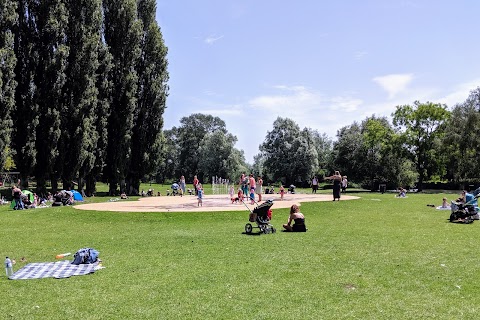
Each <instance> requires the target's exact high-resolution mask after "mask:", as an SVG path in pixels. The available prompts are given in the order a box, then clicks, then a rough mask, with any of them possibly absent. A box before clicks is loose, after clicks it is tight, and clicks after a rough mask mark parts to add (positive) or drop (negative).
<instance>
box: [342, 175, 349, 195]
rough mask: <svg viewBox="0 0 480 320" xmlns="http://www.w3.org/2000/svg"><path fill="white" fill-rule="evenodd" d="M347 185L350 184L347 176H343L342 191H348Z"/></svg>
mask: <svg viewBox="0 0 480 320" xmlns="http://www.w3.org/2000/svg"><path fill="white" fill-rule="evenodd" d="M347 186H348V180H347V176H343V178H342V193H346V192H347Z"/></svg>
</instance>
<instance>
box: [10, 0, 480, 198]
mask: <svg viewBox="0 0 480 320" xmlns="http://www.w3.org/2000/svg"><path fill="white" fill-rule="evenodd" d="M155 11H156V4H155V1H154V0H118V1H117V0H103V1H102V0H46V1H40V0H19V1H12V0H0V150H1V152H0V168H5V167H7V168H12V167H13V165H15V170H16V171H19V172H20V174H21V182H22V187H24V188H26V187H28V181H29V178H31V177H34V178H35V180H36V183H37V192H39V193H45V192H46V188H47V184H48V181H50V182H51V185H52V189H53V190H56V189H57V188H58V182H60V181H61V182H62V183H63V187H64V188H66V189H68V188H70V187H72V184H73V183H74V182H75V183H77V184H78V186H77V187H76V188H77V189H79V190H84V191H85V193H86V194H87V195H91V194H93V193H94V192H95V184H96V182H97V181H99V180H101V181H104V182H107V183H108V184H109V192H110V194H115V193H118V192H119V191H122V192H126V193H128V194H138V191H139V185H140V182H141V181H142V180H148V179H155V180H156V181H157V182H166V181H175V180H177V179H178V178H179V177H180V176H181V175H184V176H185V177H186V178H187V181H191V180H192V179H193V176H194V175H197V176H198V177H199V178H200V179H201V180H202V181H203V182H209V181H210V178H211V177H212V176H218V177H222V178H227V179H230V180H231V181H237V179H238V177H239V176H240V175H241V173H242V172H245V173H254V174H255V175H261V176H263V177H264V180H265V181H266V182H268V183H282V184H284V185H289V184H296V185H298V184H305V183H307V182H308V181H310V179H311V178H312V177H313V176H315V175H316V176H318V177H320V178H321V177H323V176H325V175H330V173H332V172H333V171H334V170H340V171H341V172H342V173H343V174H346V175H348V177H349V181H354V182H356V183H359V184H361V185H362V186H364V187H368V188H375V185H376V184H378V183H388V184H389V185H390V186H411V185H413V184H418V186H419V187H420V188H421V186H422V184H423V183H424V182H425V181H430V180H436V181H440V180H442V181H445V180H447V181H453V182H455V183H471V182H478V181H480V174H479V170H478V169H477V168H479V166H478V165H479V161H480V157H479V154H478V153H479V151H478V150H480V146H479V143H480V142H479V141H480V140H479V139H477V137H478V133H479V132H478V131H479V130H480V89H478V88H477V89H476V90H474V91H472V92H471V93H470V96H469V97H468V98H467V100H466V101H464V102H461V103H458V104H456V105H455V106H453V108H452V109H451V110H449V109H448V108H447V106H446V105H443V104H439V103H431V102H419V101H415V102H414V103H412V104H411V105H403V106H397V107H396V110H395V112H394V113H393V114H392V115H391V116H392V117H391V119H388V118H387V117H377V116H375V115H372V116H370V117H367V118H366V119H364V120H363V121H361V122H354V123H352V124H351V125H348V126H345V127H343V128H340V129H339V130H338V132H337V135H336V140H335V141H334V140H332V139H331V138H329V137H328V136H327V135H326V134H321V133H320V132H319V131H318V130H317V129H316V128H303V129H302V128H300V126H299V125H298V124H297V123H295V122H294V121H293V120H291V119H288V118H281V117H279V118H277V119H276V120H275V121H274V122H273V127H272V130H270V131H268V132H267V134H266V136H265V140H264V141H263V142H262V143H261V145H260V146H259V153H258V154H257V155H256V156H255V157H254V163H253V164H249V163H247V162H246V161H245V157H244V154H243V151H242V150H238V149H236V148H235V143H236V141H237V137H235V136H234V135H233V134H231V133H229V132H228V130H227V128H226V125H225V122H224V121H223V120H222V119H220V118H218V117H214V116H212V115H204V114H192V115H190V116H187V117H184V118H182V119H181V121H180V125H179V126H178V127H173V128H172V129H169V130H163V113H164V110H165V107H166V99H167V96H168V90H169V88H168V85H167V82H168V78H169V74H168V70H167V67H168V61H167V47H166V45H165V43H164V40H163V37H162V33H161V30H160V27H159V26H158V24H157V22H156V20H155Z"/></svg>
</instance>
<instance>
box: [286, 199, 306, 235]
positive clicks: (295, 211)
mask: <svg viewBox="0 0 480 320" xmlns="http://www.w3.org/2000/svg"><path fill="white" fill-rule="evenodd" d="M292 222H293V223H294V224H293V226H292ZM283 228H284V229H285V231H287V232H305V231H307V228H306V226H305V216H304V215H303V213H301V212H300V208H299V207H298V206H297V205H296V204H294V205H292V206H291V207H290V215H289V216H288V220H287V223H286V224H284V225H283Z"/></svg>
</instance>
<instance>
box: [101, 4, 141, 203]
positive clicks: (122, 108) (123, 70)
mask: <svg viewBox="0 0 480 320" xmlns="http://www.w3.org/2000/svg"><path fill="white" fill-rule="evenodd" d="M103 11H104V19H105V21H104V22H105V34H104V36H105V40H106V43H107V45H108V47H109V49H110V53H111V55H112V59H113V60H112V62H113V65H114V67H113V69H112V72H111V73H110V77H111V80H112V83H113V87H112V101H111V103H112V104H111V106H112V108H111V113H110V117H109V119H108V145H107V162H106V167H105V171H106V172H105V173H106V176H107V179H108V182H109V193H110V194H111V195H113V194H115V193H116V192H117V187H118V185H119V184H120V189H121V191H125V190H124V189H125V186H124V181H125V178H126V175H127V170H128V165H129V163H130V162H129V161H130V157H131V143H132V129H133V125H134V115H135V113H136V108H137V85H138V76H137V72H136V70H135V67H136V63H137V61H138V58H139V55H140V39H141V30H142V28H141V22H140V21H139V20H138V19H137V2H136V1H135V0H104V1H103ZM141 143H145V141H142V142H141Z"/></svg>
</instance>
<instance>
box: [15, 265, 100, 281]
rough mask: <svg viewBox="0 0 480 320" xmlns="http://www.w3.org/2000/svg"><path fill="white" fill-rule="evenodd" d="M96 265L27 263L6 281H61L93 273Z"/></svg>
mask: <svg viewBox="0 0 480 320" xmlns="http://www.w3.org/2000/svg"><path fill="white" fill-rule="evenodd" d="M97 265H98V263H92V264H79V265H74V264H72V261H69V260H62V261H57V262H39V263H29V264H27V265H26V266H25V267H23V268H21V269H20V270H18V271H17V272H15V273H14V274H12V275H11V276H10V277H8V279H10V280H24V279H40V278H56V279H63V278H69V277H71V276H81V275H85V274H90V273H94V272H95V270H96V268H95V267H97Z"/></svg>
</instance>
